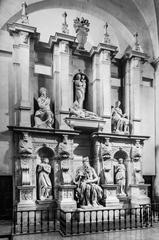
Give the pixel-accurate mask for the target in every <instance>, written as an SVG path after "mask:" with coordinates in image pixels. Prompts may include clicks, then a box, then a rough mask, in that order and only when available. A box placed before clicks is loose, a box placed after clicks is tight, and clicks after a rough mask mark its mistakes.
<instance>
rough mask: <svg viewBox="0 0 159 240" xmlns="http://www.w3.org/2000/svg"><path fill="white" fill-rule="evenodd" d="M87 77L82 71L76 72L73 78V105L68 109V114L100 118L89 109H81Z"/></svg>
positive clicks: (77, 116)
mask: <svg viewBox="0 0 159 240" xmlns="http://www.w3.org/2000/svg"><path fill="white" fill-rule="evenodd" d="M86 79H87V77H86V75H85V74H84V73H81V72H79V73H77V74H76V75H75V78H74V83H75V84H74V86H75V101H74V103H73V106H72V107H70V109H69V113H70V114H69V116H70V117H75V118H84V119H96V120H101V118H100V117H99V116H98V115H97V114H95V113H93V112H90V111H87V110H85V109H83V102H84V100H85V93H86V85H87V80H86Z"/></svg>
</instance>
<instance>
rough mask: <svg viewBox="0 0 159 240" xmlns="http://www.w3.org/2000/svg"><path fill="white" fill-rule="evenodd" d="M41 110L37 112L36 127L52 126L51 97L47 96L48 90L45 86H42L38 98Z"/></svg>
mask: <svg viewBox="0 0 159 240" xmlns="http://www.w3.org/2000/svg"><path fill="white" fill-rule="evenodd" d="M37 102H38V106H39V110H37V111H36V112H35V117H34V120H35V127H37V128H52V124H53V122H54V120H53V113H52V112H51V109H50V98H49V97H48V96H47V90H46V88H44V87H41V88H40V97H39V98H38V99H37Z"/></svg>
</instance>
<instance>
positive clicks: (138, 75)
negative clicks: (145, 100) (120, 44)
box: [125, 50, 146, 135]
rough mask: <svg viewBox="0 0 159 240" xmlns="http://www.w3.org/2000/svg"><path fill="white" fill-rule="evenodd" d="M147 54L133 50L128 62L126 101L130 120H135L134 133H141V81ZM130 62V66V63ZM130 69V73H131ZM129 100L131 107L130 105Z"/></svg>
mask: <svg viewBox="0 0 159 240" xmlns="http://www.w3.org/2000/svg"><path fill="white" fill-rule="evenodd" d="M145 59H146V55H145V54H144V53H142V52H136V51H133V50H132V51H131V53H130V54H129V56H128V60H127V61H129V62H130V63H127V68H128V69H129V70H128V69H127V70H128V72H127V74H126V86H125V87H126V89H125V93H126V95H125V97H126V99H125V103H126V109H125V110H126V111H128V110H129V114H130V116H129V117H130V121H131V122H133V134H134V135H140V127H141V107H140V83H141V80H142V61H145ZM128 64H130V66H129V65H128ZM129 71H130V73H129ZM128 101H129V103H130V104H129V107H128Z"/></svg>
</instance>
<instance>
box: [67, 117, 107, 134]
mask: <svg viewBox="0 0 159 240" xmlns="http://www.w3.org/2000/svg"><path fill="white" fill-rule="evenodd" d="M65 122H66V123H67V124H68V125H69V126H70V127H71V128H73V129H77V130H78V129H79V130H82V129H87V130H89V129H93V130H97V131H98V132H100V131H102V130H103V128H104V125H105V123H106V121H105V120H102V119H101V120H97V119H84V118H73V117H71V118H65Z"/></svg>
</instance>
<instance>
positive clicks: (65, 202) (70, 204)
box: [58, 184, 77, 211]
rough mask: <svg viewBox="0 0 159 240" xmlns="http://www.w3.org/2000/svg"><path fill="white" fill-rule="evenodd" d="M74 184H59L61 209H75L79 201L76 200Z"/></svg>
mask: <svg viewBox="0 0 159 240" xmlns="http://www.w3.org/2000/svg"><path fill="white" fill-rule="evenodd" d="M75 188H76V186H74V185H66V184H65V185H60V186H59V199H58V205H59V207H60V209H62V210H65V211H66V210H67V211H75V210H76V209H77V203H76V201H75V200H74V190H75Z"/></svg>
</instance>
